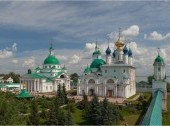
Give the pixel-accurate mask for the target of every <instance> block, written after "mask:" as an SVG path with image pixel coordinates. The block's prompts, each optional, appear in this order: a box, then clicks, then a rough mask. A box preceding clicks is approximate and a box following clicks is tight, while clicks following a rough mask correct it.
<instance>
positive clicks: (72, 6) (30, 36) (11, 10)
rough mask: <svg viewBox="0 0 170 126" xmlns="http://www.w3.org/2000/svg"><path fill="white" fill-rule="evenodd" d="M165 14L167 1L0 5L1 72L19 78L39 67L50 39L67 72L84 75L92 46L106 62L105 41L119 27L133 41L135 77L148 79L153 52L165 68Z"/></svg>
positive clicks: (168, 38)
mask: <svg viewBox="0 0 170 126" xmlns="http://www.w3.org/2000/svg"><path fill="white" fill-rule="evenodd" d="M169 12H170V2H168V1H157V2H156V1H145V2H140V1H131V2H130V1H126V2H125V1H121V2H118V1H107V2H106V1H100V2H99V1H98V2H97V1H92V2H91V1H88V2H85V1H69V2H58V1H52V2H48V1H37V2H35V1H27V2H25V1H23V2H22V1H16V2H15V1H13V2H4V1H1V2H0V29H1V30H0V67H1V72H4V73H6V72H9V71H14V72H17V73H21V74H22V73H24V72H26V71H27V69H28V68H35V67H36V66H37V65H41V64H42V63H43V60H44V59H45V57H46V56H47V55H48V46H49V42H50V41H51V40H52V41H53V44H54V46H55V49H56V50H55V52H56V56H57V57H58V58H59V59H60V60H61V63H62V64H65V65H66V66H67V67H68V69H70V73H72V72H80V71H83V69H84V67H85V66H86V65H87V64H90V62H91V59H90V58H91V53H92V52H93V49H94V48H93V47H94V42H95V41H96V40H97V41H98V43H99V44H100V47H101V50H102V51H103V58H105V57H104V50H105V48H106V47H107V38H108V37H110V43H111V44H113V46H114V42H115V40H116V37H117V36H116V35H117V32H118V29H119V28H121V29H122V32H123V33H124V36H125V41H126V42H132V44H131V46H132V49H133V50H134V60H135V61H134V62H135V65H136V67H137V68H138V69H137V74H139V75H143V74H145V71H146V70H148V72H147V73H148V74H152V64H153V60H154V58H155V57H156V54H157V48H158V47H160V48H161V54H162V56H163V57H164V58H165V61H166V64H167V69H168V65H169V63H170V57H168V54H169V53H170V51H169V50H170V30H169V28H170V23H169V22H170V16H169ZM113 48H114V47H113ZM149 51H150V52H149ZM150 57H151V58H150ZM80 73H81V72H80Z"/></svg>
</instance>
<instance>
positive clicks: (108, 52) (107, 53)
mask: <svg viewBox="0 0 170 126" xmlns="http://www.w3.org/2000/svg"><path fill="white" fill-rule="evenodd" d="M107 40H108V47H107V49H106V55H110V53H111V50H110V47H109V39H107Z"/></svg>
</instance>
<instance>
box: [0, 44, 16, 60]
mask: <svg viewBox="0 0 170 126" xmlns="http://www.w3.org/2000/svg"><path fill="white" fill-rule="evenodd" d="M15 51H17V44H16V43H14V44H13V45H12V47H11V48H9V47H6V48H5V49H3V50H0V58H10V57H12V56H13V53H14V52H15Z"/></svg>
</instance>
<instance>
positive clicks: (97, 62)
mask: <svg viewBox="0 0 170 126" xmlns="http://www.w3.org/2000/svg"><path fill="white" fill-rule="evenodd" d="M103 64H106V62H105V61H104V60H102V59H95V60H94V61H93V62H92V63H91V65H90V68H100V66H101V65H103Z"/></svg>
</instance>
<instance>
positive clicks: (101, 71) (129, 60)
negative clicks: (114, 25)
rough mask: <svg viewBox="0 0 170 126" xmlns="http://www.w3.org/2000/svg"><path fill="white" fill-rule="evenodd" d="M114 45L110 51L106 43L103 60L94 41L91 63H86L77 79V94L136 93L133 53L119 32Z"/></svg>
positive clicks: (107, 94)
mask: <svg viewBox="0 0 170 126" xmlns="http://www.w3.org/2000/svg"><path fill="white" fill-rule="evenodd" d="M115 47H116V49H115V50H114V51H113V53H112V51H111V49H110V47H109V44H108V48H107V49H106V51H105V53H106V55H105V57H106V60H105V61H104V60H103V59H102V58H101V51H100V49H99V48H98V46H97V43H96V47H95V51H94V52H93V54H92V63H91V65H90V66H88V65H87V67H86V68H85V70H84V72H83V74H82V75H81V77H80V79H79V82H78V86H77V95H83V94H86V95H94V94H96V95H97V96H100V97H114V98H129V97H130V96H132V95H134V94H136V68H135V67H134V65H133V53H132V50H131V49H130V48H128V47H127V45H126V44H125V43H124V41H123V39H122V37H121V35H120V33H119V38H118V40H117V41H116V42H115ZM111 53H112V54H111Z"/></svg>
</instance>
